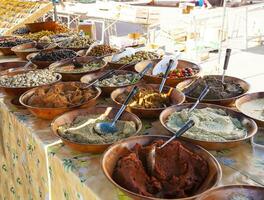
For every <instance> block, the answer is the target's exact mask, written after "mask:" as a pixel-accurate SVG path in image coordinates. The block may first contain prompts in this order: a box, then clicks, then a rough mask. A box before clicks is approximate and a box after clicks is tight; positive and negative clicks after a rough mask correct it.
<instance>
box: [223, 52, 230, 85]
mask: <svg viewBox="0 0 264 200" xmlns="http://www.w3.org/2000/svg"><path fill="white" fill-rule="evenodd" d="M230 55H231V49H226V55H225V62H224V67H223V75H222V83H224V79H225V73H226V70H227V67H228V63H229V58H230Z"/></svg>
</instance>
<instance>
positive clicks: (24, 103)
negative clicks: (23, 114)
mask: <svg viewBox="0 0 264 200" xmlns="http://www.w3.org/2000/svg"><path fill="white" fill-rule="evenodd" d="M57 83H61V84H69V83H80V82H78V81H70V82H57ZM41 87H49V85H42V86H38V87H35V88H32V89H30V90H28V91H26V92H24V93H23V94H22V95H21V96H20V97H19V103H21V105H23V106H25V107H26V108H29V109H41V110H54V109H72V108H76V107H80V106H83V105H85V104H87V103H88V102H89V101H91V100H94V99H97V98H98V97H99V96H100V95H101V93H102V90H101V89H100V88H98V87H96V86H94V87H93V88H94V89H95V90H96V92H97V93H96V96H94V97H93V98H91V99H90V100H88V101H86V102H83V103H81V104H78V105H73V106H70V107H55V108H53V107H52V108H51V107H37V106H31V105H28V104H27V103H26V102H24V100H25V99H24V98H25V96H26V95H27V94H28V93H34V92H35V90H37V89H39V88H41Z"/></svg>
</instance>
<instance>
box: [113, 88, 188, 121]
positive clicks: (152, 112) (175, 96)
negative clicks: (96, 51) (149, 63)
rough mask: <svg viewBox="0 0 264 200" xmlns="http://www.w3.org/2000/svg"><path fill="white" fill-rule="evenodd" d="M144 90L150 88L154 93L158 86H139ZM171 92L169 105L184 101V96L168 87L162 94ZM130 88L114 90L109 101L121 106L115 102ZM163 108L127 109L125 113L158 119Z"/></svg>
mask: <svg viewBox="0 0 264 200" xmlns="http://www.w3.org/2000/svg"><path fill="white" fill-rule="evenodd" d="M140 87H142V88H145V87H150V88H152V89H154V90H155V91H159V85H158V84H146V85H139V88H140ZM170 89H171V90H172V91H171V93H170V96H169V98H170V105H180V104H182V103H183V102H184V101H185V96H184V94H183V93H182V92H180V91H178V90H177V89H175V88H170V87H168V86H164V88H163V92H164V93H168V92H169V90H170ZM130 90H131V87H126V88H119V89H116V90H115V91H113V92H112V93H111V99H112V101H114V103H115V104H116V105H117V106H121V105H122V103H121V102H118V101H117V97H118V96H119V95H121V94H123V93H124V92H125V91H130ZM164 109H165V108H135V107H130V106H128V107H127V111H129V112H132V113H134V114H136V115H137V116H139V117H140V118H156V117H159V115H160V113H161V112H162V111H163V110H164Z"/></svg>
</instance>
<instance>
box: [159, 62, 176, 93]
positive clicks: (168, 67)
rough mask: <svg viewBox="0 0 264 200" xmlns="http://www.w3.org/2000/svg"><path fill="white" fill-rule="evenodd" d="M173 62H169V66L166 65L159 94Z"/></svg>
mask: <svg viewBox="0 0 264 200" xmlns="http://www.w3.org/2000/svg"><path fill="white" fill-rule="evenodd" d="M173 62H174V61H173V60H170V61H169V64H168V66H167V69H166V72H165V74H164V76H163V77H162V81H161V84H160V87H159V93H161V92H162V90H163V87H164V85H165V82H166V80H167V76H168V75H169V72H170V69H171V68H172V64H173Z"/></svg>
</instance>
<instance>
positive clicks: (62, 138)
mask: <svg viewBox="0 0 264 200" xmlns="http://www.w3.org/2000/svg"><path fill="white" fill-rule="evenodd" d="M95 108H112V109H115V110H119V109H118V108H116V107H112V106H95ZM89 109H91V108H81V109H76V110H72V111H68V112H65V113H63V114H62V115H60V116H57V117H56V118H54V119H53V120H52V122H51V124H50V127H51V130H52V133H53V134H55V135H56V136H57V137H59V138H60V139H61V140H63V141H66V142H69V143H73V144H77V145H89V146H101V145H111V144H113V142H111V143H100V144H89V143H82V142H76V141H72V140H69V139H66V138H64V137H62V136H61V135H60V134H58V132H57V130H56V131H55V130H54V124H55V123H56V120H58V119H59V118H60V117H63V116H65V115H69V114H71V113H75V112H78V111H88V110H89ZM124 112H126V113H128V114H129V115H131V116H133V117H135V119H136V120H137V123H138V124H136V125H138V128H137V130H136V132H135V133H134V134H133V135H136V134H138V133H139V132H140V130H141V129H142V126H143V125H142V121H141V119H140V118H139V117H138V116H137V115H135V114H134V113H131V112H128V111H124ZM133 135H131V136H129V137H132V136H133ZM117 142H119V141H117ZM114 143H116V142H114Z"/></svg>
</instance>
